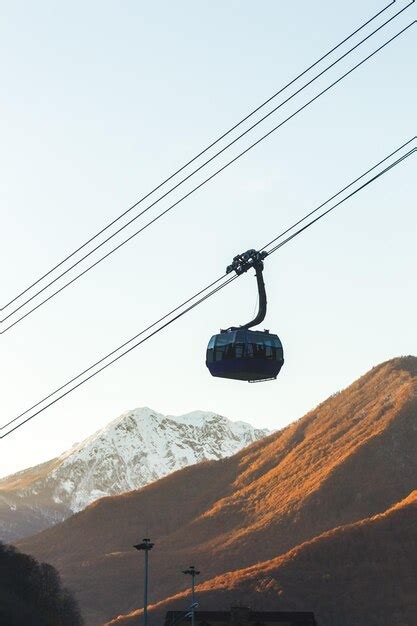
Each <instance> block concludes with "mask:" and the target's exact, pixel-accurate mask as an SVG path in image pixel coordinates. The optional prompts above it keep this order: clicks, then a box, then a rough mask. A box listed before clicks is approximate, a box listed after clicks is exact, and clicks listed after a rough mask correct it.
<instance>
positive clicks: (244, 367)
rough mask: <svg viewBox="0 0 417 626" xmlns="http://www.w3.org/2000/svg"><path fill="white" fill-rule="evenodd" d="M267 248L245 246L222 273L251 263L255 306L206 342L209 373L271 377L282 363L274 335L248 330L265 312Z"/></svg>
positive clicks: (255, 378)
mask: <svg viewBox="0 0 417 626" xmlns="http://www.w3.org/2000/svg"><path fill="white" fill-rule="evenodd" d="M267 255H268V253H267V252H258V251H257V250H247V252H244V253H242V254H238V255H237V256H235V257H234V259H233V262H232V263H231V264H230V265H229V266H228V267H227V269H226V273H227V274H230V273H231V272H236V274H237V275H238V276H240V275H241V274H244V273H245V272H247V271H248V270H250V269H251V268H252V267H253V268H254V270H255V277H256V282H257V286H258V294H259V308H258V313H257V315H256V317H255V318H254V319H253V320H251V321H250V322H248V323H247V324H243V325H242V326H231V327H230V328H228V329H226V330H220V333H219V334H218V335H213V337H212V338H211V339H210V341H209V344H208V346H207V354H206V365H207V367H208V369H209V370H210V374H211V375H212V376H216V377H218V378H232V379H234V380H246V381H248V382H251V383H253V382H262V381H266V380H274V379H275V378H276V377H277V376H278V374H279V372H280V370H281V367H282V366H283V364H284V351H283V348H282V343H281V341H280V339H279V337H278V335H274V334H272V333H270V332H269V330H264V331H260V330H249V329H250V328H252V327H253V326H257V325H258V324H261V322H263V320H264V319H265V316H266V307H267V298H266V289H265V283H264V278H263V269H264V262H263V261H264V259H265V257H266V256H267Z"/></svg>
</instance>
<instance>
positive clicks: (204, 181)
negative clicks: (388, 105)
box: [0, 0, 416, 334]
mask: <svg viewBox="0 0 417 626" xmlns="http://www.w3.org/2000/svg"><path fill="white" fill-rule="evenodd" d="M414 1H415V0H413V2H414ZM407 6H410V5H407ZM403 10H404V9H402V11H403ZM391 19H393V18H391ZM415 23H416V20H414V21H413V22H411V23H410V24H408V25H407V26H406V27H404V28H403V29H401V30H400V31H399V32H397V33H396V34H395V35H394V36H393V37H391V38H390V39H388V40H387V41H385V42H384V43H383V44H382V45H380V46H379V47H378V48H377V49H376V50H374V51H373V52H372V53H371V54H369V55H368V56H367V57H365V58H364V59H362V60H361V61H360V62H359V63H357V64H356V65H354V66H353V67H352V68H351V69H350V70H348V71H347V72H345V73H344V74H343V75H342V76H340V77H339V78H338V79H336V80H335V81H334V82H332V83H331V84H330V85H329V86H328V87H326V88H325V89H323V90H322V91H320V92H319V93H318V94H316V95H315V96H314V97H313V98H311V99H310V100H309V101H307V103H305V104H304V105H302V106H301V107H300V108H298V109H297V110H296V111H295V112H293V113H292V114H291V115H289V116H288V117H287V118H285V119H284V120H283V121H282V122H280V123H279V124H278V125H276V126H275V127H273V128H272V129H271V130H269V131H268V132H267V133H266V134H265V135H263V136H261V137H260V138H259V139H257V140H256V141H255V142H253V143H252V144H250V145H249V146H248V147H247V148H245V150H243V151H242V152H240V153H239V154H238V155H237V156H235V157H234V158H233V159H231V160H230V161H228V162H227V163H226V164H225V165H223V166H222V167H221V168H219V169H218V170H216V171H215V172H214V173H213V174H211V175H210V176H209V177H208V178H206V179H205V180H203V181H202V182H201V183H199V184H198V185H196V186H195V187H194V188H192V189H191V190H190V191H189V192H187V193H186V194H185V195H184V196H182V197H181V198H179V200H177V201H176V202H174V203H173V204H171V205H170V206H169V207H168V208H166V209H165V210H164V211H162V212H161V213H159V214H158V215H157V216H155V217H154V218H153V219H152V220H150V221H149V222H148V223H147V224H145V225H144V226H142V227H141V228H140V229H138V230H137V231H135V232H134V233H133V234H131V235H130V236H129V237H127V238H126V239H125V240H123V241H122V242H120V243H119V244H118V245H117V246H115V247H114V248H112V249H111V250H110V251H108V252H107V253H106V254H105V255H103V256H102V257H100V258H99V259H98V260H97V261H95V262H94V263H93V264H92V265H90V266H88V267H87V268H86V269H84V270H83V271H82V272H80V273H79V274H78V275H77V276H75V277H74V278H72V279H71V280H70V281H68V282H67V283H65V284H64V285H62V286H61V287H60V288H59V289H57V290H56V291H55V292H53V293H52V294H51V295H49V296H48V297H47V298H45V299H44V300H42V301H41V302H40V303H38V304H37V305H36V306H34V307H33V308H32V309H30V310H29V311H27V312H26V313H24V314H23V315H21V316H20V317H19V318H18V319H17V320H15V321H13V322H12V323H11V324H9V326H7V327H6V328H5V329H4V330H2V331H0V334H4V333H5V332H7V331H8V330H10V329H11V328H13V327H14V326H16V324H18V323H19V322H21V321H22V320H24V319H25V318H26V317H28V316H29V315H30V314H31V313H33V312H34V311H36V310H37V309H39V308H40V307H41V306H42V305H43V304H46V302H48V301H49V300H51V299H52V298H53V297H54V296H55V295H57V294H58V293H60V292H61V291H63V289H66V288H67V287H69V286H70V285H71V284H72V283H74V282H75V281H76V280H78V278H81V276H83V275H84V274H86V273H87V272H88V271H90V270H91V269H93V268H94V267H96V266H97V265H98V264H99V263H101V262H102V261H104V260H105V259H107V258H108V257H109V256H110V255H111V254H113V253H114V252H116V250H118V249H119V248H121V247H122V246H124V245H125V244H126V243H128V242H129V241H131V240H132V239H133V238H134V237H136V236H137V235H139V234H140V233H142V232H143V231H144V230H146V228H148V227H149V226H151V225H152V224H153V223H155V222H156V221H157V220H159V219H160V218H161V217H163V216H164V215H166V214H167V213H168V212H170V211H171V210H172V209H173V208H174V207H176V206H177V205H178V204H180V203H181V202H182V201H184V200H185V199H186V198H188V197H189V196H191V195H192V194H193V193H195V192H196V191H197V190H198V189H200V188H201V187H203V186H204V185H205V184H207V183H208V182H209V181H210V180H212V179H213V178H214V177H215V176H217V175H218V174H220V173H221V172H222V171H224V170H225V169H226V168H227V167H229V166H230V165H232V163H235V162H236V161H237V160H238V159H240V158H241V157H242V156H244V155H245V154H246V153H247V152H249V151H250V150H251V149H252V148H254V147H255V146H257V145H258V144H259V143H261V142H262V141H263V140H265V139H266V138H267V137H269V136H270V135H272V133H274V132H275V131H277V130H278V129H279V128H281V127H282V126H283V125H284V124H286V123H287V122H288V121H289V120H291V119H292V118H294V117H295V116H296V115H298V113H300V112H301V111H303V110H304V109H306V108H307V107H308V106H309V105H310V104H312V103H313V102H315V101H316V100H318V98H320V97H321V96H322V95H324V94H325V93H327V92H328V91H329V90H330V89H332V88H333V87H334V86H335V85H337V84H338V83H339V82H341V81H342V80H344V79H345V78H346V77H347V76H349V75H350V74H351V73H352V72H354V71H355V70H356V69H357V68H359V67H360V66H362V65H363V64H364V63H366V62H367V61H368V60H369V59H371V58H372V57H374V56H375V55H376V54H377V53H378V52H380V51H381V50H382V49H383V48H385V47H386V46H388V45H389V44H390V43H391V42H392V41H394V40H395V39H396V38H397V37H399V36H400V35H402V34H403V33H404V32H406V31H407V30H408V29H409V28H410V27H411V26H413V25H414V24H415ZM379 28H382V26H381V27H379ZM377 30H379V29H377ZM374 32H376V31H374ZM372 34H373V33H372ZM370 36H372V35H368V37H366V38H365V39H364V40H362V42H360V43H359V44H357V45H356V46H355V47H354V48H352V49H351V50H350V51H349V52H347V53H345V54H344V55H343V57H340V59H338V60H337V61H335V62H334V63H332V65H331V66H329V67H332V66H333V65H335V64H336V63H337V62H339V61H340V60H341V59H342V58H344V57H345V56H346V55H347V54H349V53H350V52H351V51H352V50H354V49H355V48H356V47H358V45H360V44H361V43H363V41H366V39H368V38H369V37H370ZM327 69H329V68H327ZM327 69H326V70H324V71H323V72H321V74H323V73H324V72H325V71H327ZM321 74H320V75H321ZM316 78H317V77H316ZM313 80H314V79H313ZM291 97H292V96H291ZM279 106H281V105H279ZM277 108H279V107H277ZM274 110H275V109H274ZM274 110H273V111H271V112H270V113H268V114H267V115H266V116H265V117H268V116H269V115H270V114H271V113H273V112H274ZM262 119H264V118H262ZM261 121H262V120H259V122H257V123H256V124H254V126H256V125H257V124H259V123H260V122H261ZM251 128H252V127H251ZM249 130H250V129H248V130H247V131H245V132H244V133H243V134H242V135H241V136H243V135H244V134H246V133H247V132H249ZM238 139H239V137H238V138H237V139H235V140H233V142H231V144H232V143H234V142H235V141H237V140H238ZM231 144H229V145H231ZM227 147H228V146H226V148H227ZM226 148H223V149H222V150H221V151H220V152H223V151H224V150H225V149H226ZM220 152H219V153H218V154H220ZM212 158H215V157H212ZM201 167H203V166H201ZM196 171H197V170H196ZM191 175H192V174H190V176H191ZM134 219H136V218H133V219H132V220H131V221H134ZM123 228H125V226H123ZM120 230H122V229H120ZM112 236H113V235H112ZM106 241H107V240H106ZM106 241H105V242H106ZM105 242H103V243H105ZM101 245H102V244H100V245H99V246H97V248H98V247H101ZM97 248H96V249H97ZM94 250H95V249H94ZM94 250H93V251H94ZM90 254H91V253H88V255H86V256H89V255H90ZM75 265H76V264H75ZM75 265H74V266H75ZM74 266H72V267H74ZM72 267H70V268H69V269H68V270H66V271H65V272H63V274H61V276H60V277H62V276H63V275H64V274H66V273H67V272H68V271H70V269H72ZM60 277H58V278H60ZM58 278H57V279H55V280H54V281H52V283H50V284H53V282H55V281H56V280H58ZM48 286H50V285H47V286H46V287H44V288H42V289H41V290H40V291H39V292H38V294H35V296H32V297H31V298H29V300H27V301H26V302H25V303H23V304H22V305H20V306H19V307H18V308H17V309H16V310H15V311H14V312H13V313H15V312H16V311H18V310H19V309H21V308H22V307H23V306H25V304H27V303H28V302H30V301H31V300H32V299H33V298H34V297H36V295H39V294H40V293H41V292H42V291H44V290H45V289H46V288H47V287H48ZM13 313H10V314H9V315H8V316H6V317H5V318H4V320H6V319H8V318H9V317H10V316H11V315H13ZM4 320H2V321H4Z"/></svg>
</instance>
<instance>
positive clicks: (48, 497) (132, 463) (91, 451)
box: [0, 408, 268, 541]
mask: <svg viewBox="0 0 417 626" xmlns="http://www.w3.org/2000/svg"><path fill="white" fill-rule="evenodd" d="M267 432H268V431H266V430H261V429H256V428H253V427H252V426H251V425H250V424H247V423H245V422H232V421H231V420H229V419H227V418H225V417H222V416H221V415H217V414H216V413H209V412H203V411H194V412H193V413H188V414H187V415H181V416H179V417H174V416H172V415H162V414H160V413H156V412H155V411H153V410H151V409H149V408H141V409H135V410H134V411H128V412H127V413H124V414H123V415H121V416H120V417H118V418H117V419H115V420H114V421H112V422H111V423H110V424H108V425H107V426H106V427H105V428H102V429H101V430H99V431H98V432H96V433H94V435H92V436H91V437H89V438H88V439H86V440H85V441H83V442H82V443H79V444H76V445H75V446H73V447H72V448H71V449H70V450H68V451H67V452H65V453H64V454H62V455H61V456H60V457H58V458H56V459H52V460H51V461H48V462H46V463H43V464H42V465H38V466H36V467H32V468H30V469H27V470H24V471H22V472H19V473H17V474H14V475H12V476H8V477H6V478H3V479H2V480H0V537H1V538H2V539H3V540H4V541H12V540H16V539H18V538H21V537H24V536H27V535H30V534H33V533H35V532H38V531H40V530H43V529H44V528H47V527H49V526H52V525H53V524H56V523H57V522H61V521H63V520H64V519H66V518H67V517H69V516H70V515H72V514H73V513H76V512H78V511H81V510H82V509H84V508H85V507H86V506H87V505H88V504H90V503H91V502H94V500H97V499H98V498H101V497H103V496H109V495H115V494H120V493H124V492H126V491H130V490H132V489H137V488H138V487H142V486H144V485H147V484H148V483H150V482H152V481H154V480H157V479H158V478H161V477H162V476H166V475H167V474H169V473H171V472H173V471H175V470H177V469H180V468H183V467H186V466H187V465H191V464H193V463H198V462H200V461H206V460H212V459H221V458H224V457H227V456H230V455H232V454H234V453H235V452H237V451H238V450H240V449H241V448H243V447H244V446H247V445H248V444H250V443H252V442H253V441H257V440H258V439H260V438H262V437H264V436H265V435H266V434H267Z"/></svg>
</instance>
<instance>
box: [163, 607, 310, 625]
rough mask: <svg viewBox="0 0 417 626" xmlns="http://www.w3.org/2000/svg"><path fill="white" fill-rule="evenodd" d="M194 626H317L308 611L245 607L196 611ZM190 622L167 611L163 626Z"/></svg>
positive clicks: (179, 613)
mask: <svg viewBox="0 0 417 626" xmlns="http://www.w3.org/2000/svg"><path fill="white" fill-rule="evenodd" d="M194 615H195V624H196V626H202V625H203V624H204V625H206V626H211V624H216V623H219V622H222V623H229V624H231V626H232V625H235V626H238V625H239V626H255V625H256V626H261V625H262V624H265V623H269V624H278V625H279V624H283V626H284V624H285V626H317V624H316V620H315V618H314V613H312V612H310V611H251V610H250V609H248V608H246V607H232V608H231V609H230V610H229V611H196V612H195V614H194ZM190 621H191V618H190V617H187V616H186V612H183V611H168V612H167V614H166V617H165V626H172V624H173V623H176V624H177V625H178V626H180V625H181V624H186V623H189V622H190Z"/></svg>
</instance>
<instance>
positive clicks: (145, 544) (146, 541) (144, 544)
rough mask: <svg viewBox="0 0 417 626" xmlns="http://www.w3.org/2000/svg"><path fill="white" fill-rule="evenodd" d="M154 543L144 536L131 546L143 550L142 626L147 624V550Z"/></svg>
mask: <svg viewBox="0 0 417 626" xmlns="http://www.w3.org/2000/svg"><path fill="white" fill-rule="evenodd" d="M154 545H155V544H153V543H151V540H150V539H148V538H145V539H143V540H142V543H137V544H136V545H134V546H133V547H134V548H136V550H144V552H145V581H144V589H143V623H144V626H148V573H149V550H152V548H153V547H154Z"/></svg>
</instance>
